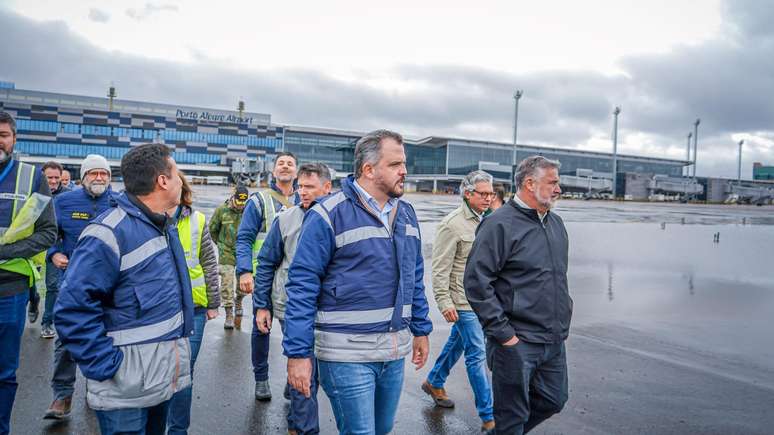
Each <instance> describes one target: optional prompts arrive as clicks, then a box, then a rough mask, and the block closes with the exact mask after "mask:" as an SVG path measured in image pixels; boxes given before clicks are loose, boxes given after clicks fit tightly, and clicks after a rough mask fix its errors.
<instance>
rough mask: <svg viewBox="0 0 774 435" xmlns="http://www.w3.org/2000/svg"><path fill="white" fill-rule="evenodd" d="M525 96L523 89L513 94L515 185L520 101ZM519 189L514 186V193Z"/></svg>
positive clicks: (513, 163)
mask: <svg viewBox="0 0 774 435" xmlns="http://www.w3.org/2000/svg"><path fill="white" fill-rule="evenodd" d="M522 95H524V91H523V90H521V89H517V90H516V92H514V93H513V102H514V108H513V162H512V164H511V166H512V167H513V170H512V174H511V183H514V181H513V177H514V176H515V175H516V164H517V163H518V161H517V159H518V156H517V152H516V151H517V148H518V145H517V142H516V140H517V136H516V133H517V132H518V128H519V100H520V99H521V96H522ZM516 189H517V186H513V191H514V192H515V191H516Z"/></svg>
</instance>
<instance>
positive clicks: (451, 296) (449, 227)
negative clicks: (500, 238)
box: [433, 201, 481, 312]
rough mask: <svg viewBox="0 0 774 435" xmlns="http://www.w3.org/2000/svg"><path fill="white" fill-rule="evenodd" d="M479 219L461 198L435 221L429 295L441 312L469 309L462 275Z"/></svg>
mask: <svg viewBox="0 0 774 435" xmlns="http://www.w3.org/2000/svg"><path fill="white" fill-rule="evenodd" d="M480 222H481V218H480V217H479V216H478V215H476V214H475V213H473V211H472V210H471V209H470V207H468V205H467V204H466V203H465V202H464V201H463V203H462V205H461V206H460V207H458V208H457V209H455V210H454V211H452V212H451V213H449V214H448V215H447V216H446V217H445V218H443V220H442V221H441V223H440V224H438V228H437V229H436V233H435V242H434V243H433V294H434V295H435V301H436V303H437V304H438V309H439V310H440V311H441V312H443V311H444V310H447V309H449V308H456V309H457V310H471V308H470V304H468V299H467V298H466V297H465V288H464V287H463V285H462V278H463V275H464V273H465V263H466V262H467V260H468V254H469V253H470V248H471V247H472V246H473V240H474V239H475V237H476V227H478V224H479V223H480Z"/></svg>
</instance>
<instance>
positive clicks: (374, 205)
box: [352, 180, 398, 231]
mask: <svg viewBox="0 0 774 435" xmlns="http://www.w3.org/2000/svg"><path fill="white" fill-rule="evenodd" d="M352 185H353V186H355V189H356V190H357V194H358V195H360V197H361V198H363V200H365V202H366V205H368V207H369V208H370V209H371V211H372V212H374V213H376V215H377V216H379V220H381V221H382V223H383V224H384V226H385V227H386V228H387V229H388V230H390V231H392V228H390V212H391V211H392V209H393V208H395V206H396V205H397V204H398V198H390V199H388V200H387V202H386V203H384V208H383V209H380V208H379V203H378V202H376V200H375V199H374V197H373V196H371V195H370V194H369V193H368V192H366V191H365V189H363V188H362V187H361V186H360V185H359V184H357V180H354V182H353V183H352Z"/></svg>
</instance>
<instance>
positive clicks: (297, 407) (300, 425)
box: [279, 320, 320, 435]
mask: <svg viewBox="0 0 774 435" xmlns="http://www.w3.org/2000/svg"><path fill="white" fill-rule="evenodd" d="M279 322H280V327H281V328H282V334H283V335H284V334H285V322H284V321H283V320H280V321H279ZM318 383H319V382H318V379H317V359H315V357H312V382H311V385H310V389H311V392H312V394H311V396H310V397H309V398H307V397H306V396H304V395H303V394H301V393H300V392H299V391H298V390H296V389H295V388H293V387H291V386H290V384H288V391H289V392H290V410H289V411H288V429H292V430H295V431H296V433H298V434H299V435H314V434H318V433H320V419H319V415H318V411H317V410H318V404H317V389H318Z"/></svg>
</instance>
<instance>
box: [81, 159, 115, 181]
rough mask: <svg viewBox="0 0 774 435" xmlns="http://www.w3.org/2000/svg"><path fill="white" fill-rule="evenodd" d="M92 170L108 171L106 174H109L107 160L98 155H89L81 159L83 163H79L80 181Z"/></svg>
mask: <svg viewBox="0 0 774 435" xmlns="http://www.w3.org/2000/svg"><path fill="white" fill-rule="evenodd" d="M93 169H104V170H106V171H108V174H111V172H110V165H109V164H108V161H107V159H106V158H104V157H102V156H101V155H99V154H89V155H88V156H86V158H85V159H83V163H81V179H83V177H85V176H86V174H87V173H88V172H89V171H91V170H93ZM111 175H112V174H111Z"/></svg>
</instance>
